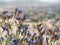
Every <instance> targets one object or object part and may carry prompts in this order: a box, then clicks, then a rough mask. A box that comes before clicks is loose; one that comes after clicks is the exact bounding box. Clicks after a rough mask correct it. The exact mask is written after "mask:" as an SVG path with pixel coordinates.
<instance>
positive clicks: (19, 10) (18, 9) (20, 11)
mask: <svg viewBox="0 0 60 45" xmlns="http://www.w3.org/2000/svg"><path fill="white" fill-rule="evenodd" d="M15 11H18V12H19V13H22V12H23V10H22V9H20V8H16V9H15Z"/></svg>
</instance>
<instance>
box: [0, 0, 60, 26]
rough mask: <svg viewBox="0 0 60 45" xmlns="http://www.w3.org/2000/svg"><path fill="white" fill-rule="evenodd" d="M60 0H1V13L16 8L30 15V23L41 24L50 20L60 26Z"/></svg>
mask: <svg viewBox="0 0 60 45" xmlns="http://www.w3.org/2000/svg"><path fill="white" fill-rule="evenodd" d="M59 5H60V0H0V12H2V11H3V10H10V9H11V10H14V9H15V8H16V7H18V8H21V9H23V10H24V11H23V13H24V14H27V15H28V21H31V22H40V21H43V20H49V21H51V22H53V23H56V24H57V25H59V23H60V6H59Z"/></svg>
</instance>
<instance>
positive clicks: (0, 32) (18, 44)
mask: <svg viewBox="0 0 60 45" xmlns="http://www.w3.org/2000/svg"><path fill="white" fill-rule="evenodd" d="M22 12H23V10H22V9H20V8H16V9H15V11H14V14H12V13H9V12H8V11H3V13H2V14H1V16H0V17H1V18H0V19H2V22H0V45H44V42H45V41H46V42H45V43H46V45H49V44H50V42H52V41H54V42H55V41H56V40H58V39H59V27H54V30H52V29H50V28H49V29H48V33H50V35H47V34H46V32H47V31H46V30H45V28H44V26H43V23H41V24H38V25H37V28H36V29H37V32H38V33H36V32H33V33H32V32H31V30H30V29H29V26H30V25H29V24H23V23H24V21H25V20H26V19H27V15H26V14H24V15H23V17H20V14H21V13H22ZM35 31H36V30H35ZM44 36H45V37H46V38H44ZM49 40H50V41H49ZM58 45H60V44H58Z"/></svg>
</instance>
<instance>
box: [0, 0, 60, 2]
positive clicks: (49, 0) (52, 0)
mask: <svg viewBox="0 0 60 45" xmlns="http://www.w3.org/2000/svg"><path fill="white" fill-rule="evenodd" d="M0 1H5V2H10V1H43V2H60V0H0Z"/></svg>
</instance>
